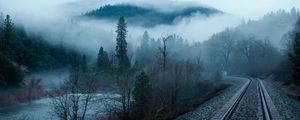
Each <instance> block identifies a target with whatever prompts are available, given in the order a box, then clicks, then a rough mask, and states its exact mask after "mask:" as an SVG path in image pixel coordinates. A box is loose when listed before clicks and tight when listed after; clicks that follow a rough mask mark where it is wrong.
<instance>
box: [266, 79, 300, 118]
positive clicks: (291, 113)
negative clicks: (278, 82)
mask: <svg viewBox="0 0 300 120" xmlns="http://www.w3.org/2000/svg"><path fill="white" fill-rule="evenodd" d="M264 85H265V87H266V89H267V91H268V93H269V95H270V97H271V98H272V100H273V103H274V105H275V107H276V108H277V111H278V112H279V114H280V116H281V117H282V118H283V119H284V120H299V119H300V101H299V100H296V99H294V98H292V97H290V96H288V95H287V94H286V93H284V92H283V91H282V90H280V89H279V88H277V87H275V86H274V85H272V84H271V83H269V82H265V81H264Z"/></svg>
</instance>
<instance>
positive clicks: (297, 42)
mask: <svg viewBox="0 0 300 120" xmlns="http://www.w3.org/2000/svg"><path fill="white" fill-rule="evenodd" d="M289 57H290V60H291V62H292V65H293V66H292V76H293V78H294V80H295V82H296V83H297V84H300V32H297V33H295V36H294V39H293V45H292V51H291V52H290V54H289Z"/></svg>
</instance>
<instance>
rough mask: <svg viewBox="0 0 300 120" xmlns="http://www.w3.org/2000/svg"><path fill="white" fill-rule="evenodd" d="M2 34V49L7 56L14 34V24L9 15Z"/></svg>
mask: <svg viewBox="0 0 300 120" xmlns="http://www.w3.org/2000/svg"><path fill="white" fill-rule="evenodd" d="M2 34H3V41H2V49H3V51H4V54H5V55H7V54H8V53H6V52H7V51H8V50H9V48H8V44H9V42H10V40H11V39H12V34H13V23H12V20H11V19H10V16H9V15H7V16H6V18H5V20H4V23H3V28H2Z"/></svg>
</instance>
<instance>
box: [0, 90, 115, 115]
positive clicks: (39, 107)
mask: <svg viewBox="0 0 300 120" xmlns="http://www.w3.org/2000/svg"><path fill="white" fill-rule="evenodd" d="M94 96H95V97H94V99H93V100H92V101H91V102H90V104H89V107H88V111H87V117H89V118H92V117H94V115H100V116H101V115H104V114H105V111H106V107H107V106H109V105H115V104H116V103H117V102H116V101H113V100H112V99H107V98H117V97H119V95H117V94H113V93H101V94H95V95H94ZM53 110H54V109H53V104H52V99H51V98H42V99H39V100H34V101H31V102H27V103H19V104H16V105H13V106H9V107H3V108H0V120H19V119H25V120H27V119H28V120H56V119H58V117H57V116H56V115H55V114H54V111H53Z"/></svg>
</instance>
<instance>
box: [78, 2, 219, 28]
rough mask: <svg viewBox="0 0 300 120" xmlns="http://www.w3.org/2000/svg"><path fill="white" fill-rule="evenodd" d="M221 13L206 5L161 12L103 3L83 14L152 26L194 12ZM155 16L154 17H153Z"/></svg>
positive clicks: (188, 15)
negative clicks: (121, 19) (121, 17)
mask: <svg viewBox="0 0 300 120" xmlns="http://www.w3.org/2000/svg"><path fill="white" fill-rule="evenodd" d="M217 13H222V12H221V11H219V10H216V9H213V8H207V7H189V8H185V9H178V10H176V11H171V12H161V11H159V10H156V9H154V8H143V7H140V6H135V5H130V4H117V5H105V6H103V7H100V8H98V9H95V10H93V11H91V12H88V13H86V14H85V15H84V16H87V17H90V18H96V19H108V20H117V19H118V18H119V17H120V16H124V17H126V18H127V21H128V23H129V24H133V25H141V26H146V27H153V26H155V25H160V24H173V23H174V22H175V20H176V18H180V17H182V18H184V17H190V16H192V15H195V14H200V15H203V16H211V15H214V14H217ZM153 16H155V17H153Z"/></svg>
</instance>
